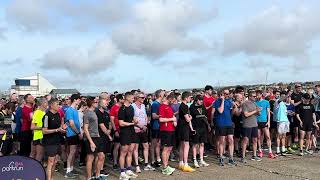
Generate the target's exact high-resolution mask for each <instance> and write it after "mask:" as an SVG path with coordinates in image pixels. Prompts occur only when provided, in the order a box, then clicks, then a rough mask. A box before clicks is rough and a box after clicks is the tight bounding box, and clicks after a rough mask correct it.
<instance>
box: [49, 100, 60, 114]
mask: <svg viewBox="0 0 320 180" xmlns="http://www.w3.org/2000/svg"><path fill="white" fill-rule="evenodd" d="M48 105H49V108H50V111H54V112H58V110H59V100H58V99H55V98H52V99H50V101H49V102H48Z"/></svg>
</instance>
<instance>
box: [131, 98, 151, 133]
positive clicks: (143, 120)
mask: <svg viewBox="0 0 320 180" xmlns="http://www.w3.org/2000/svg"><path fill="white" fill-rule="evenodd" d="M132 107H133V109H134V117H136V118H137V119H138V125H139V126H140V127H141V126H147V125H148V121H147V119H148V118H147V112H146V108H145V106H144V104H141V106H140V108H139V107H138V106H137V104H136V103H133V104H132ZM134 129H135V130H136V132H140V128H138V127H134Z"/></svg>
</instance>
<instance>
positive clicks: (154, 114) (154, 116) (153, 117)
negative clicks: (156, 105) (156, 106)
mask: <svg viewBox="0 0 320 180" xmlns="http://www.w3.org/2000/svg"><path fill="white" fill-rule="evenodd" d="M159 118H160V116H159V115H158V114H157V113H152V119H159Z"/></svg>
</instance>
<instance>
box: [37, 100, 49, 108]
mask: <svg viewBox="0 0 320 180" xmlns="http://www.w3.org/2000/svg"><path fill="white" fill-rule="evenodd" d="M37 107H38V108H40V109H43V110H45V109H47V108H48V101H47V99H46V98H39V99H37Z"/></svg>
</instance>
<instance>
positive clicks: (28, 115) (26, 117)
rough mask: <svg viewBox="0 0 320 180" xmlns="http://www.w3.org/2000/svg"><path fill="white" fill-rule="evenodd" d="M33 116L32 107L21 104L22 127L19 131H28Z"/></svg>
mask: <svg viewBox="0 0 320 180" xmlns="http://www.w3.org/2000/svg"><path fill="white" fill-rule="evenodd" d="M32 116H33V108H32V107H28V106H23V108H22V116H21V119H22V127H21V131H28V130H30V127H31V121H32Z"/></svg>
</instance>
